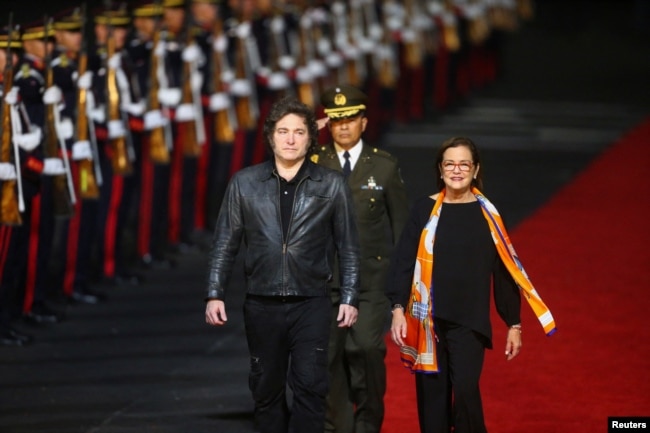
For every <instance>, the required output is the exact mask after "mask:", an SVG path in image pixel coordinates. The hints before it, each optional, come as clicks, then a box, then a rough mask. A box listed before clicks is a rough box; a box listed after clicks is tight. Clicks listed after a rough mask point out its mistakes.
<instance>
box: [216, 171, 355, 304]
mask: <svg viewBox="0 0 650 433" xmlns="http://www.w3.org/2000/svg"><path fill="white" fill-rule="evenodd" d="M304 163H305V164H307V166H306V167H305V171H304V175H303V176H302V178H301V179H299V180H298V185H297V187H296V192H295V199H294V205H293V210H292V214H291V221H290V223H289V230H288V232H287V239H286V241H285V240H284V239H283V233H282V224H281V215H280V178H279V175H278V173H277V171H276V170H275V166H274V163H273V162H272V161H267V162H265V163H262V164H258V165H255V166H251V167H247V168H245V169H243V170H240V171H239V172H237V173H236V174H235V175H234V176H233V178H232V180H231V181H230V183H229V185H228V188H227V190H226V194H225V196H224V201H223V203H222V206H221V210H220V211H219V216H218V218H217V224H216V228H215V235H214V239H213V242H212V249H211V252H210V265H209V270H210V274H209V278H208V290H207V296H206V298H207V299H221V300H224V299H225V292H226V285H227V284H228V279H229V277H230V275H231V273H232V269H233V264H234V262H235V258H236V256H237V254H238V251H239V247H240V245H241V242H242V241H243V242H244V244H245V246H246V254H245V259H244V273H245V277H246V287H247V293H249V294H252V295H262V296H310V297H311V296H327V295H328V282H330V281H331V279H332V275H333V269H334V260H335V253H336V255H338V260H339V265H340V271H341V275H340V280H341V281H340V285H341V303H342V304H349V305H353V306H355V307H358V294H359V239H358V233H357V227H356V223H355V217H354V209H353V204H352V198H351V192H350V189H349V187H348V185H347V183H346V182H345V179H344V178H343V176H342V175H341V173H338V172H336V171H334V170H330V169H328V168H325V167H321V166H319V165H316V164H314V163H313V162H311V161H309V160H308V159H306V160H305V162H304Z"/></svg>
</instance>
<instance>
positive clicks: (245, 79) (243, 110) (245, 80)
mask: <svg viewBox="0 0 650 433" xmlns="http://www.w3.org/2000/svg"><path fill="white" fill-rule="evenodd" d="M250 21H251V17H250V16H249V15H248V14H247V13H245V12H241V13H240V22H239V24H238V27H239V29H240V30H241V32H239V33H238V34H237V35H236V42H235V80H234V82H233V86H232V87H231V91H232V93H233V94H234V95H235V96H236V97H237V99H236V101H235V111H236V113H237V123H238V124H239V126H241V127H242V128H245V129H248V130H251V129H255V128H256V127H257V110H256V108H255V107H256V106H257V101H255V89H254V88H253V87H252V86H251V83H250V77H251V71H250V69H251V66H250V63H249V58H248V47H247V46H246V44H247V43H248V42H247V39H248V37H249V35H247V34H245V32H244V30H245V29H246V28H248V29H249V31H250V24H251V22H250Z"/></svg>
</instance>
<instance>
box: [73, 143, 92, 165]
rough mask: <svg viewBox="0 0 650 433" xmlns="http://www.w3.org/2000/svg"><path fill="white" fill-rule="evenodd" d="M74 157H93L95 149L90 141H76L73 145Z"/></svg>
mask: <svg viewBox="0 0 650 433" xmlns="http://www.w3.org/2000/svg"><path fill="white" fill-rule="evenodd" d="M72 159H73V160H75V161H80V160H82V159H93V151H92V149H91V148H90V141H88V140H84V141H76V142H74V144H73V145H72Z"/></svg>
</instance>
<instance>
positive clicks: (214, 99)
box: [210, 92, 230, 112]
mask: <svg viewBox="0 0 650 433" xmlns="http://www.w3.org/2000/svg"><path fill="white" fill-rule="evenodd" d="M228 107H230V97H229V96H228V94H227V93H225V92H219V93H213V94H212V95H210V111H213V112H215V111H221V110H225V109H226V108H228Z"/></svg>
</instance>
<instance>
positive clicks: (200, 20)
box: [191, 0, 234, 232]
mask: <svg viewBox="0 0 650 433" xmlns="http://www.w3.org/2000/svg"><path fill="white" fill-rule="evenodd" d="M191 12H192V19H193V23H194V26H195V28H196V30H195V35H194V40H195V41H196V43H197V45H198V47H199V48H200V49H201V53H202V56H203V59H204V61H203V62H202V64H200V65H199V68H198V71H199V73H200V74H201V81H202V83H201V92H200V94H201V106H202V108H203V124H204V128H205V143H204V144H203V147H202V148H201V155H200V157H199V160H198V164H197V171H196V200H195V206H194V229H195V230H196V231H198V232H212V227H213V223H210V220H211V219H215V218H216V215H217V212H218V206H219V205H220V203H217V202H216V197H217V195H218V191H217V188H218V181H219V176H220V173H218V172H219V171H220V170H221V171H223V172H224V173H227V167H228V166H227V165H225V166H224V164H221V161H220V159H222V158H223V157H224V156H223V155H221V153H223V152H221V149H220V148H218V147H217V146H219V147H221V148H223V147H224V146H228V147H229V148H231V147H232V141H233V140H234V125H233V124H232V123H231V122H232V121H233V120H234V112H233V111H232V104H231V101H230V97H229V96H228V95H227V93H225V92H223V90H224V86H225V84H224V82H223V80H228V79H232V71H230V69H229V68H230V65H229V62H228V59H227V53H226V50H227V38H226V37H225V36H224V27H223V26H224V24H223V20H222V17H223V15H222V13H221V11H220V9H219V1H218V0H192V4H191ZM229 71H230V74H231V75H230V77H222V76H221V75H222V72H223V73H225V74H228V73H229ZM217 92H219V93H220V95H219V96H216V97H215V101H214V102H215V105H214V107H212V106H211V104H210V102H211V98H212V95H213V94H216V93H217ZM224 110H225V111H224ZM219 111H224V113H222V114H220V115H219V116H221V117H224V119H222V120H220V122H219V123H220V124H219V126H217V125H216V122H215V120H216V117H217V114H215V113H217V112H219ZM223 120H226V121H225V122H224V121H223ZM217 127H218V128H219V129H224V130H221V131H218V130H217V129H216V128H217ZM217 140H219V141H221V142H222V143H221V144H220V145H219V144H217V143H218V142H217ZM227 156H228V155H226V157H227ZM228 162H229V160H228Z"/></svg>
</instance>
